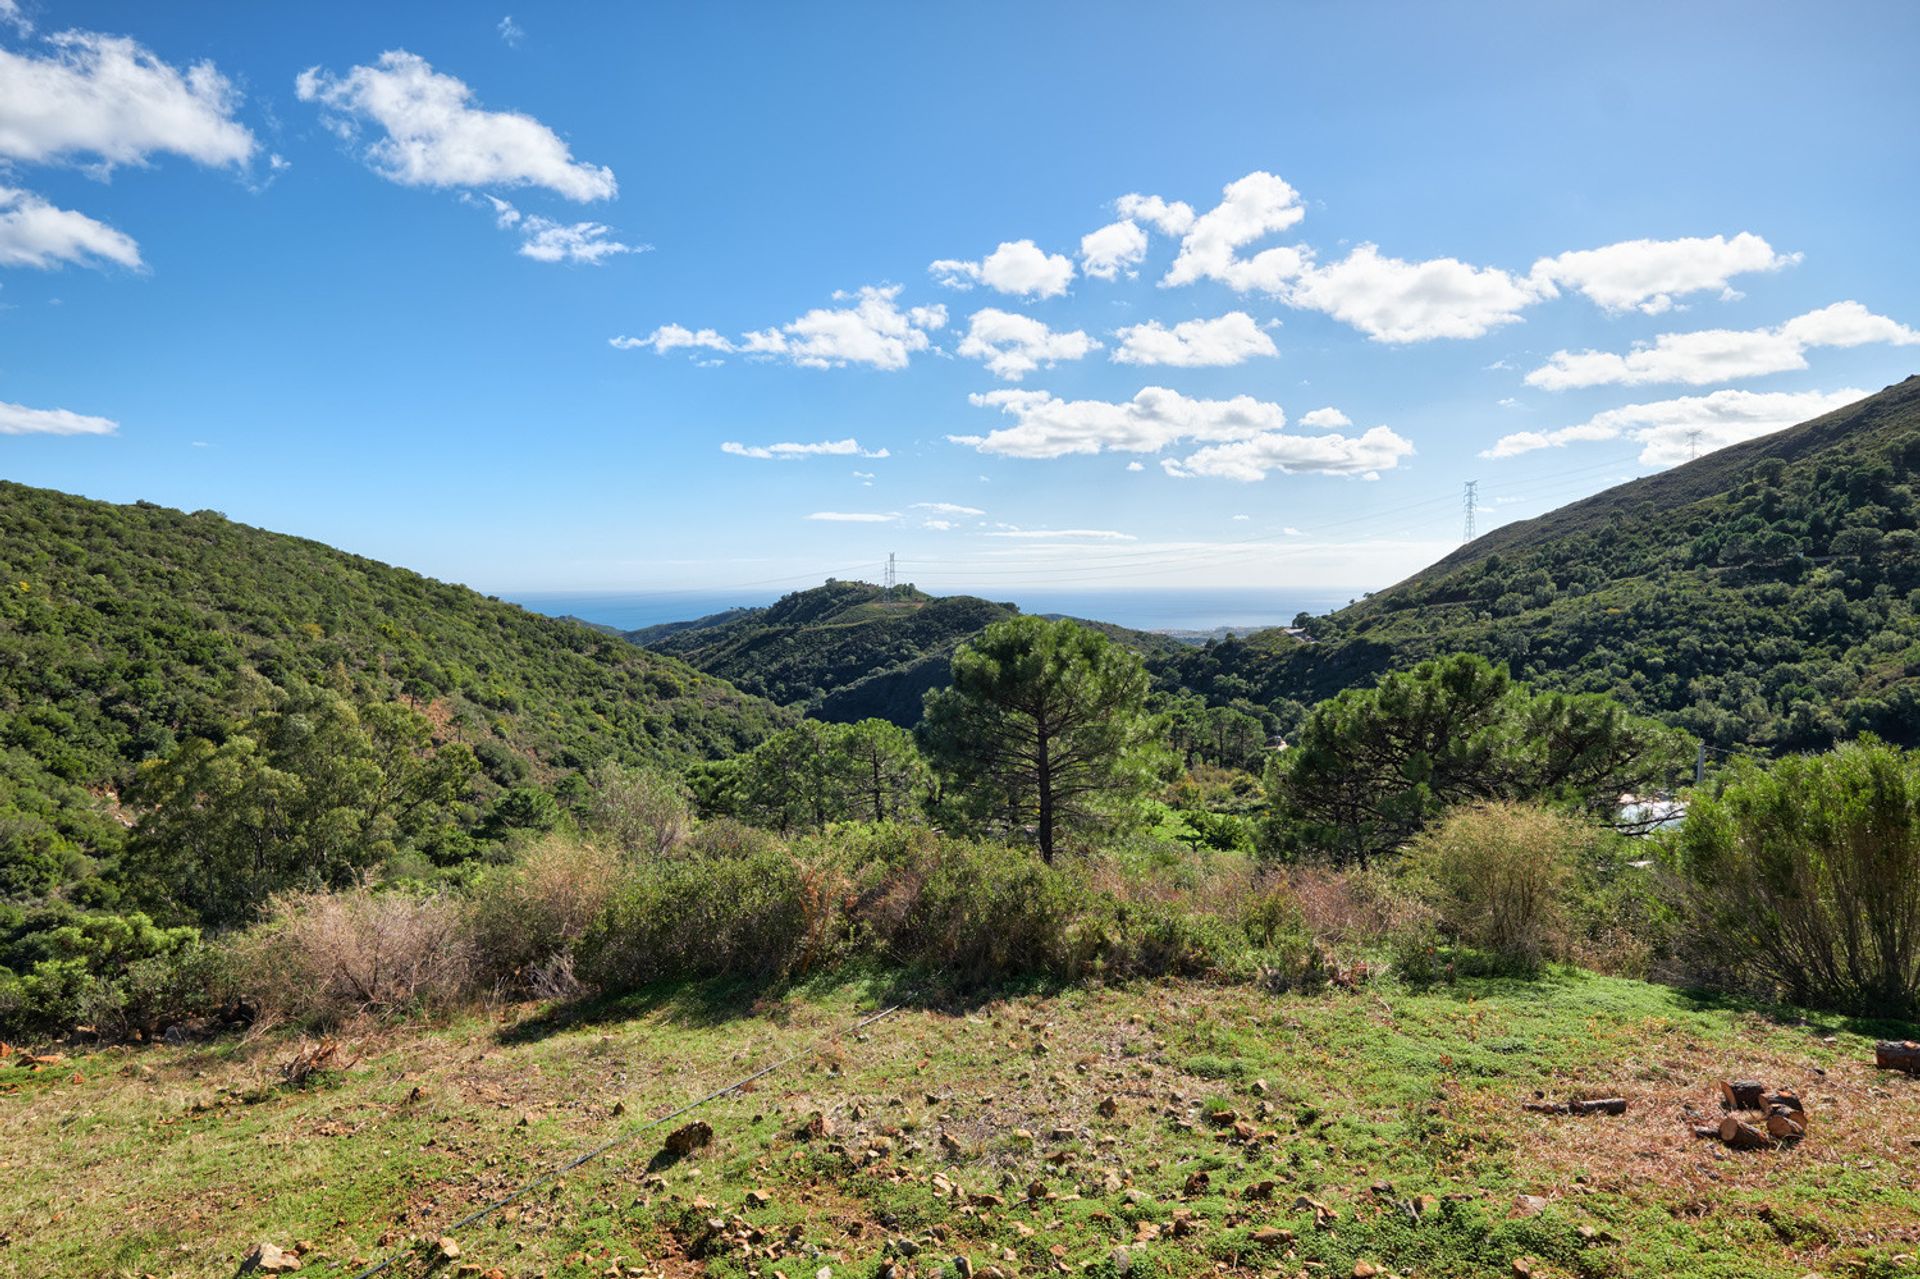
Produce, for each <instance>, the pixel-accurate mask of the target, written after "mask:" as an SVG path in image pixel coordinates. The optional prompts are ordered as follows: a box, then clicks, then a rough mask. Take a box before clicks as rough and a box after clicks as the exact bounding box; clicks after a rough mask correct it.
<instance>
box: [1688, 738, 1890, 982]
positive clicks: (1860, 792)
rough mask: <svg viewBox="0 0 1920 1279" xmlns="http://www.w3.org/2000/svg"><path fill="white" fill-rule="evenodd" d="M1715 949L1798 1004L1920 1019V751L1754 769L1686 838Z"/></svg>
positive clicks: (1734, 776) (1860, 748) (1722, 959)
mask: <svg viewBox="0 0 1920 1279" xmlns="http://www.w3.org/2000/svg"><path fill="white" fill-rule="evenodd" d="M1672 846H1673V852H1674V856H1675V859H1676V863H1677V867H1678V869H1679V871H1680V872H1681V873H1682V874H1683V875H1684V876H1685V877H1686V879H1687V880H1688V881H1689V883H1690V885H1691V887H1692V890H1693V891H1692V892H1691V893H1690V894H1689V896H1688V904H1689V906H1690V908H1691V914H1692V917H1693V920H1694V923H1695V926H1696V928H1697V929H1698V930H1699V933H1700V945H1701V948H1702V949H1703V950H1704V951H1705V952H1707V953H1708V954H1710V955H1711V956H1712V957H1713V961H1714V962H1715V964H1716V965H1717V966H1721V967H1723V968H1724V969H1726V970H1727V971H1729V972H1730V973H1732V974H1733V975H1735V976H1736V977H1745V978H1746V979H1747V980H1748V981H1751V982H1753V983H1754V984H1756V985H1757V986H1758V987H1759V988H1760V989H1761V990H1762V991H1764V992H1766V993H1769V994H1771V993H1774V992H1780V993H1784V994H1786V995H1787V996H1788V997H1790V998H1791V999H1793V1000H1794V1001H1795V1002H1796V1003H1803V1004H1814V1005H1817V1006H1820V1007H1827V1008H1839V1009H1843V1010H1845V1011H1849V1012H1856V1013H1866V1014H1869V1015H1873V1016H1882V1017H1889V1016H1893V1017H1899V1016H1905V1017H1920V753H1914V752H1906V751H1900V750H1897V749H1894V748H1892V747H1889V746H1887V745H1885V744H1883V743H1880V742H1877V741H1872V740H1868V741H1864V742H1860V743H1856V744H1853V745H1848V746H1843V747H1841V748H1840V749H1838V750H1836V751H1833V752H1831V753H1829V754H1826V755H1820V756H1811V757H1800V758H1788V759H1783V760H1780V761H1779V762H1778V763H1775V764H1773V765H1772V766H1771V767H1768V768H1760V767H1758V766H1755V765H1746V766H1744V767H1742V768H1740V769H1737V770H1735V771H1734V772H1732V773H1730V774H1728V775H1726V776H1725V777H1723V778H1722V779H1720V780H1719V782H1718V783H1717V784H1716V786H1715V787H1714V788H1712V790H1710V791H1708V792H1705V793H1700V794H1697V795H1696V796H1695V798H1694V802H1693V808H1692V811H1691V812H1689V813H1688V815H1687V821H1686V823H1685V825H1683V826H1682V827H1681V828H1680V829H1679V830H1678V831H1677V832H1676V833H1675V834H1674V837H1673V840H1672Z"/></svg>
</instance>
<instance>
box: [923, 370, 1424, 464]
mask: <svg viewBox="0 0 1920 1279" xmlns="http://www.w3.org/2000/svg"><path fill="white" fill-rule="evenodd" d="M969 398H970V400H971V402H972V403H973V404H974V405H975V406H976V407H979V408H991V409H998V410H999V411H1000V412H1002V413H1004V414H1006V415H1008V416H1010V417H1012V418H1013V419H1014V424H1013V425H1012V426H1007V427H1002V428H1000V429H998V430H995V431H991V432H989V433H988V434H986V435H955V436H949V437H948V438H949V439H950V440H952V441H953V442H954V443H956V444H964V445H967V446H968V447H971V448H974V449H977V450H979V451H980V452H982V453H998V454H1003V455H1005V456H1009V457H1026V458H1057V457H1066V456H1068V455H1072V454H1093V453H1104V452H1118V453H1158V452H1161V451H1163V450H1166V449H1168V448H1170V447H1172V446H1174V445H1177V444H1182V443H1189V442H1191V443H1197V444H1203V445H1208V446H1209V447H1206V448H1202V449H1201V450H1199V451H1198V452H1196V453H1194V454H1193V455H1192V456H1190V457H1187V458H1184V459H1178V460H1176V459H1174V458H1171V457H1169V458H1165V459H1163V460H1162V462H1161V465H1162V467H1164V468H1165V469H1166V470H1167V472H1168V474H1170V475H1175V476H1179V477H1181V478H1185V477H1188V476H1193V475H1207V476H1220V477H1225V478H1231V479H1243V480H1244V479H1260V478H1262V477H1263V476H1265V475H1266V474H1267V473H1268V472H1270V471H1276V470H1278V471H1288V472H1292V471H1322V472H1327V473H1330V474H1336V475H1371V474H1376V473H1378V472H1379V471H1382V470H1387V469H1390V468H1391V467H1393V466H1395V465H1397V464H1398V462H1399V459H1400V458H1402V457H1405V456H1407V455H1408V454H1410V453H1411V452H1412V451H1413V446H1412V445H1411V444H1410V443H1408V442H1407V441H1406V440H1404V439H1402V438H1401V437H1400V436H1398V435H1396V434H1395V433H1394V432H1392V431H1391V430H1389V429H1387V428H1386V427H1383V426H1382V427H1375V428H1373V429H1372V430H1370V431H1368V432H1366V433H1365V434H1364V435H1362V436H1359V437H1355V438H1349V437H1347V436H1344V435H1339V434H1322V435H1311V436H1305V435H1291V434H1287V433H1285V432H1284V429H1283V428H1284V427H1285V426H1286V424H1287V415H1286V413H1285V411H1284V410H1282V409H1281V407H1280V406H1279V405H1278V404H1274V403H1271V402H1268V401H1264V400H1256V399H1254V398H1253V397H1251V396H1245V395H1242V396H1236V397H1235V398H1233V399H1231V400H1201V399H1190V398H1188V397H1187V396H1184V395H1181V394H1180V393H1179V392H1177V391H1170V390H1168V389H1166V388H1165V387H1158V386H1150V387H1146V388H1144V389H1142V390H1141V391H1140V392H1139V393H1138V394H1137V395H1135V396H1134V397H1133V398H1132V399H1131V400H1124V401H1119V402H1113V401H1107V400H1062V399H1060V398H1058V397H1057V396H1054V395H1051V394H1049V393H1047V392H1045V391H1012V390H1008V391H989V392H987V393H985V394H982V395H974V396H971V397H969Z"/></svg>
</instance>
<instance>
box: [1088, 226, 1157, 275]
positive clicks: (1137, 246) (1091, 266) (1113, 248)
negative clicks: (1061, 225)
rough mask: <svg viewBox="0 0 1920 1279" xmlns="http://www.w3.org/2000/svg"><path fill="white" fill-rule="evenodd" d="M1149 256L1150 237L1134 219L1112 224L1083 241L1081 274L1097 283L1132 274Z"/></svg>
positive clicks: (1090, 233) (1094, 232) (1092, 233)
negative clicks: (1148, 244)
mask: <svg viewBox="0 0 1920 1279" xmlns="http://www.w3.org/2000/svg"><path fill="white" fill-rule="evenodd" d="M1146 256H1147V233H1146V232H1145V231H1142V230H1141V229H1140V224H1139V223H1138V222H1135V221H1134V220H1133V219H1132V218H1122V219H1120V221H1118V222H1109V223H1108V224H1107V225H1106V226H1103V227H1101V228H1100V229H1099V230H1098V231H1089V232H1087V234H1085V235H1083V236H1081V237H1080V270H1081V271H1082V272H1083V273H1085V274H1086V275H1087V277H1088V278H1090V279H1094V280H1112V279H1117V278H1118V277H1119V276H1120V274H1121V273H1122V272H1125V273H1126V274H1127V275H1132V274H1133V268H1134V267H1136V266H1139V265H1140V263H1141V261H1142V260H1143V259H1145V257H1146Z"/></svg>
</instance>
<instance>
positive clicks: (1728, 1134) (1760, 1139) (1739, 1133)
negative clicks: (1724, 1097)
mask: <svg viewBox="0 0 1920 1279" xmlns="http://www.w3.org/2000/svg"><path fill="white" fill-rule="evenodd" d="M1720 1140H1722V1141H1724V1142H1726V1143H1727V1144H1728V1145H1729V1146H1732V1147H1733V1148H1734V1149H1735V1150H1761V1149H1764V1148H1765V1147H1767V1146H1770V1145H1772V1144H1773V1143H1772V1142H1771V1141H1769V1140H1767V1134H1765V1133H1764V1132H1761V1131H1760V1130H1759V1129H1758V1128H1755V1127H1754V1126H1753V1125H1752V1124H1750V1123H1748V1122H1747V1121H1746V1120H1744V1119H1736V1118H1735V1117H1734V1116H1732V1115H1728V1116H1727V1117H1726V1118H1725V1119H1722V1120H1721V1121H1720Z"/></svg>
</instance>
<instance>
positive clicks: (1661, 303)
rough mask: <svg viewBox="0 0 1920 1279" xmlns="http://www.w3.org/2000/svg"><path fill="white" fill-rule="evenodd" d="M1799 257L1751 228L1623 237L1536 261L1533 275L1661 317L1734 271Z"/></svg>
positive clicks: (1614, 307) (1720, 285)
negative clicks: (1667, 237) (1655, 237)
mask: <svg viewBox="0 0 1920 1279" xmlns="http://www.w3.org/2000/svg"><path fill="white" fill-rule="evenodd" d="M1799 260H1800V255H1799V254H1798V253H1776V252H1775V251H1774V249H1773V246H1772V245H1770V244H1768V243H1767V242H1766V241H1765V240H1763V239H1761V238H1760V237H1759V236H1757V235H1754V234H1752V233H1751V232H1747V231H1742V232H1741V233H1740V234H1738V235H1736V236H1734V237H1733V238H1732V239H1730V240H1729V239H1728V238H1727V237H1725V236H1723V235H1715V236H1691V237H1687V238H1684V239H1678V240H1623V241H1621V242H1620V243H1618V244H1609V245H1605V246H1603V247H1601V248H1598V249H1578V250H1575V251H1574V252H1571V253H1562V254H1560V255H1559V256H1558V257H1552V258H1542V259H1540V260H1539V261H1538V262H1535V263H1534V264H1533V272H1532V275H1533V278H1534V280H1535V281H1537V282H1538V283H1540V284H1541V285H1543V286H1545V287H1548V288H1552V287H1553V286H1555V285H1564V286H1565V287H1567V288H1571V289H1577V290H1578V291H1579V292H1581V293H1584V294H1586V296H1587V297H1588V298H1590V299H1592V300H1593V301H1594V302H1597V303H1599V304H1600V305H1601V306H1603V307H1605V308H1606V309H1607V310H1609V311H1627V310H1639V311H1644V312H1645V313H1647V314H1648V315H1659V314H1660V313H1661V312H1663V311H1668V310H1671V309H1672V308H1673V304H1674V302H1673V300H1674V298H1675V297H1677V296H1681V295H1684V294H1688V293H1698V292H1700V291H1701V290H1704V289H1716V290H1721V291H1725V290H1726V289H1727V288H1728V287H1729V285H1728V281H1730V280H1731V279H1732V278H1733V277H1734V276H1736V275H1744V274H1746V273H1747V272H1750V271H1778V270H1780V269H1781V268H1783V267H1787V266H1791V265H1793V264H1794V263H1796V262H1798V261H1799Z"/></svg>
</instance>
